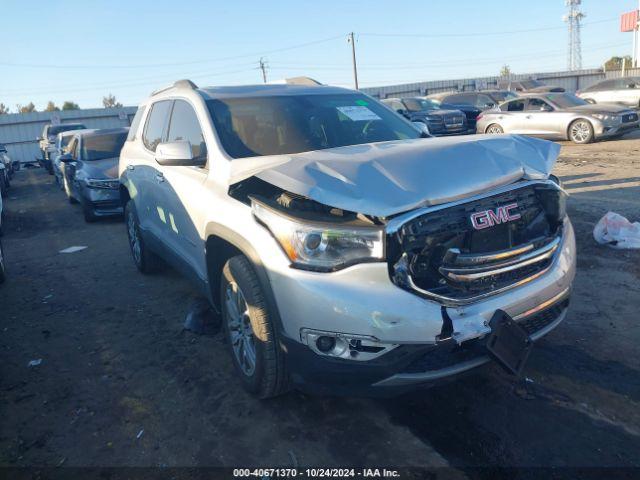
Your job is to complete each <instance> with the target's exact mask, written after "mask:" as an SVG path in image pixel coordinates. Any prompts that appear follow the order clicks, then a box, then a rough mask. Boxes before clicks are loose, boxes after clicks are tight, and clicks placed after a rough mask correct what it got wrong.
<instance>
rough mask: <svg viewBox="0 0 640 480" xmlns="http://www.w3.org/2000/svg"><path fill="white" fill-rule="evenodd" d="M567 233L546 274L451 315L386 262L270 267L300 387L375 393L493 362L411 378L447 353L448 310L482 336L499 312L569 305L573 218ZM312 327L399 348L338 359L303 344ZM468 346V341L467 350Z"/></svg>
mask: <svg viewBox="0 0 640 480" xmlns="http://www.w3.org/2000/svg"><path fill="white" fill-rule="evenodd" d="M563 232H564V233H563V237H562V243H561V246H560V248H559V252H558V253H557V255H556V257H555V259H554V261H553V264H552V265H551V267H550V268H549V270H548V271H547V272H545V273H544V274H543V275H541V276H540V277H538V278H536V279H535V280H532V281H531V282H529V283H526V284H524V285H521V286H519V287H516V288H513V289H511V290H508V291H506V292H504V293H501V294H499V295H495V296H492V297H489V298H487V299H484V300H482V301H478V302H476V303H472V304H468V305H463V306H459V307H448V308H445V307H443V306H442V305H440V304H438V303H436V302H434V301H431V300H427V299H424V298H421V297H419V296H417V295H415V294H413V293H410V292H408V291H405V290H403V289H401V288H399V287H397V286H396V285H395V284H393V283H392V282H391V280H390V278H389V274H388V269H387V265H386V264H385V263H370V264H361V265H354V266H352V267H349V268H347V269H344V270H341V271H338V272H334V273H330V274H327V273H315V272H309V271H303V270H296V269H292V268H289V267H288V265H287V266H286V267H284V268H283V265H282V264H281V262H278V264H272V265H269V262H268V261H266V260H265V266H267V272H268V274H269V279H270V283H271V285H272V288H273V293H274V296H275V299H276V303H277V306H278V311H279V313H280V318H281V320H282V329H283V337H284V338H285V341H284V343H285V349H286V353H287V355H288V358H289V362H288V364H289V370H290V372H291V378H292V380H293V382H294V383H295V384H297V385H298V386H301V388H303V389H307V390H315V391H326V392H327V393H328V392H334V393H339V392H340V391H341V390H343V389H345V388H347V387H349V386H353V387H356V386H357V387H358V388H359V389H365V390H368V391H370V392H368V393H372V392H373V391H375V390H387V389H391V388H395V387H399V388H400V389H404V388H408V387H412V386H416V385H421V384H425V383H429V382H431V381H433V380H436V379H440V378H443V377H447V376H450V375H454V374H457V373H461V372H463V371H465V370H469V369H471V368H474V367H477V366H479V365H481V364H483V363H485V362H487V361H488V357H487V356H486V354H484V352H483V354H482V355H476V356H475V357H474V358H472V359H464V360H461V361H460V362H456V361H454V362H453V363H452V364H451V365H448V366H447V367H446V368H435V369H429V368H425V369H424V371H422V372H406V371H405V367H406V366H407V365H409V364H410V363H411V362H412V361H413V360H414V359H415V358H414V356H416V355H417V356H419V355H421V354H422V355H424V354H425V353H426V352H427V351H429V350H430V349H433V348H442V347H441V343H438V342H437V338H438V336H439V335H440V333H441V331H442V328H443V322H444V319H443V312H445V311H446V314H447V315H448V317H449V318H450V319H451V321H452V323H453V328H454V332H455V331H469V329H473V328H478V330H479V331H480V330H481V329H482V328H481V327H482V325H484V324H485V323H486V322H488V321H489V320H490V319H491V317H492V316H493V314H494V313H495V311H496V310H498V309H501V310H504V311H505V312H506V313H508V314H509V315H510V316H511V317H513V318H518V317H522V315H523V314H525V313H527V312H531V311H535V309H536V308H537V307H539V306H540V305H546V304H547V303H548V302H549V301H550V300H552V299H557V300H558V301H562V300H564V299H565V297H567V296H568V294H569V291H570V287H571V283H572V281H573V278H574V276H575V264H576V257H575V237H574V232H573V228H572V226H571V223H570V222H569V220H568V219H567V220H566V221H565V225H564V228H563ZM278 253H279V255H278ZM278 253H276V252H275V251H274V255H276V256H280V257H281V256H282V254H281V252H278ZM272 258H274V257H272ZM565 313H566V308H565V309H564V310H563V311H562V312H561V314H558V315H557V317H556V318H555V319H554V320H553V321H552V322H551V323H550V324H549V325H550V326H549V325H547V326H545V327H544V328H543V329H541V330H540V331H539V332H537V333H535V335H532V336H533V338H539V337H540V336H542V335H544V334H546V333H547V332H548V331H550V330H551V329H552V328H554V327H555V326H556V325H557V324H558V323H560V321H562V319H563V318H564V315H565ZM522 318H524V317H522ZM547 327H549V328H547ZM304 328H310V329H316V330H322V331H327V332H342V333H350V334H354V335H364V336H369V337H374V338H376V339H377V340H378V341H379V342H380V343H381V344H387V345H388V344H393V345H397V347H395V348H394V349H392V350H390V351H389V352H388V353H385V354H383V355H382V356H381V357H378V358H375V359H373V360H369V361H366V362H364V361H351V360H340V359H333V358H331V357H327V356H321V355H318V354H316V353H314V352H313V351H311V349H310V348H309V347H307V346H306V345H303V344H302V343H301V338H300V332H301V330H302V329H304ZM485 330H486V328H485ZM483 335H486V332H485V333H484V334H478V336H477V337H476V338H474V339H473V340H470V341H471V342H474V341H476V340H477V339H480V340H481V339H482V336H483ZM472 337H473V336H472ZM467 345H469V343H468V342H463V343H462V344H461V346H467ZM445 356H446V355H445ZM454 359H455V355H454ZM341 379H342V380H341ZM373 393H375V392H373Z"/></svg>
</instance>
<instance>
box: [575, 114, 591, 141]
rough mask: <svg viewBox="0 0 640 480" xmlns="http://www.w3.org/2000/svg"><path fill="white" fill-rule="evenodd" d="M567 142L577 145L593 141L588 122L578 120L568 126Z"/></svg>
mask: <svg viewBox="0 0 640 480" xmlns="http://www.w3.org/2000/svg"><path fill="white" fill-rule="evenodd" d="M569 140H571V141H572V142H573V143H577V144H578V145H584V144H586V143H591V142H592V141H593V125H591V122H590V121H589V120H584V119H578V120H576V121H574V122H573V123H572V124H571V125H569Z"/></svg>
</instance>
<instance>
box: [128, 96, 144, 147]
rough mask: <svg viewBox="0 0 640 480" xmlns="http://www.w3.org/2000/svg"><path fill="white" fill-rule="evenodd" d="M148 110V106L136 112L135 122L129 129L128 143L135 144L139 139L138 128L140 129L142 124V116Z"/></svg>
mask: <svg viewBox="0 0 640 480" xmlns="http://www.w3.org/2000/svg"><path fill="white" fill-rule="evenodd" d="M146 109H147V106H146V105H144V106H142V107H139V108H138V110H136V114H135V115H134V117H133V121H132V122H131V127H129V134H128V135H127V142H133V141H134V140H135V139H136V138H137V133H138V128H140V122H141V121H142V116H143V115H144V112H145V111H146Z"/></svg>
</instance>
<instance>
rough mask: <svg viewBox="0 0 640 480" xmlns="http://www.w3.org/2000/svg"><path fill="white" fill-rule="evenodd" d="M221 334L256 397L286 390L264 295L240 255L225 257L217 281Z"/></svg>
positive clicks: (242, 378) (278, 393) (245, 259)
mask: <svg viewBox="0 0 640 480" xmlns="http://www.w3.org/2000/svg"><path fill="white" fill-rule="evenodd" d="M220 306H221V310H222V322H223V326H224V332H225V337H226V339H227V342H228V344H229V350H230V352H231V357H232V359H233V364H234V366H235V368H236V372H237V374H238V376H239V377H240V380H241V382H242V385H243V387H244V388H245V389H246V390H247V391H248V392H250V393H252V394H253V395H255V396H257V397H258V398H262V399H264V398H271V397H275V396H278V395H282V394H283V393H285V392H287V391H288V390H289V385H288V375H287V372H286V366H285V359H284V357H283V354H282V352H281V351H280V348H279V346H278V335H277V330H276V326H275V322H274V320H273V318H272V315H271V313H270V312H269V308H268V305H267V302H266V301H265V295H264V292H263V290H262V287H261V285H260V281H259V280H258V276H257V275H256V273H255V270H254V269H253V266H252V265H251V263H250V262H249V260H248V259H247V258H246V257H245V256H244V255H238V256H236V257H233V258H231V259H229V260H228V261H227V263H226V264H225V266H224V268H223V270H222V278H221V282H220Z"/></svg>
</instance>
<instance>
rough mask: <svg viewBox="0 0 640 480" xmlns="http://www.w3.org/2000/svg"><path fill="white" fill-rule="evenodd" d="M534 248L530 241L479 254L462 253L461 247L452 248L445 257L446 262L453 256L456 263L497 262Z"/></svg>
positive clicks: (479, 263) (472, 264) (468, 264)
mask: <svg viewBox="0 0 640 480" xmlns="http://www.w3.org/2000/svg"><path fill="white" fill-rule="evenodd" d="M533 248H534V245H533V243H529V244H527V245H523V246H521V247H516V248H511V249H509V250H500V251H498V252H494V253H478V254H471V253H460V250H459V249H457V248H450V249H449V250H448V251H447V253H446V255H445V257H444V261H445V262H446V261H448V259H449V258H452V259H454V261H453V263H455V264H456V265H466V266H470V265H471V266H476V265H482V264H485V263H492V262H497V261H498V260H504V259H505V258H511V257H515V256H516V255H522V254H523V253H527V252H530V251H531V250H533Z"/></svg>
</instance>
